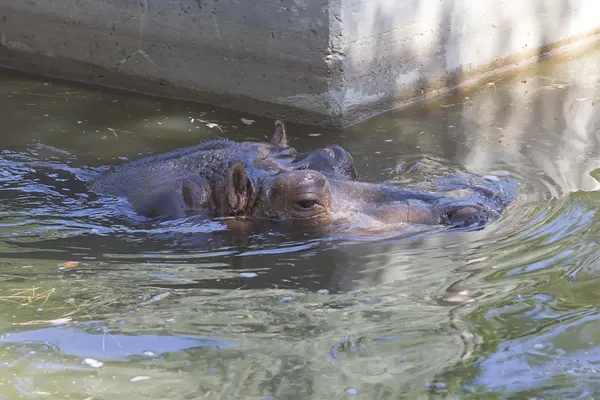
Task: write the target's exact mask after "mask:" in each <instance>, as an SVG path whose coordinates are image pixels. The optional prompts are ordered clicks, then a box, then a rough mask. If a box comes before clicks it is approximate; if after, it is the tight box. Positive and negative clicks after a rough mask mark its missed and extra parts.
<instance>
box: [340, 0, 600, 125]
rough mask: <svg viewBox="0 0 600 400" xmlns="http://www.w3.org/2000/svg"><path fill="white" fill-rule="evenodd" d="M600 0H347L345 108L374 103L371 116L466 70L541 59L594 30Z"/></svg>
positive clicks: (453, 83) (466, 73) (471, 71)
mask: <svg viewBox="0 0 600 400" xmlns="http://www.w3.org/2000/svg"><path fill="white" fill-rule="evenodd" d="M597 7H598V6H597V4H596V3H595V2H593V1H580V2H574V1H571V0H561V1H556V2H547V1H544V0H535V1H528V2H520V3H519V4H514V3H510V4H508V3H504V2H485V1H481V2H466V1H460V0H443V1H439V0H410V1H402V2H397V1H392V0H378V1H367V0H345V1H343V2H342V11H341V20H342V23H343V26H342V30H343V32H344V36H343V39H339V40H338V42H336V46H337V47H339V51H340V52H342V53H344V54H345V57H346V61H345V66H344V71H343V73H344V75H345V76H344V82H343V83H344V84H345V85H346V87H347V92H346V93H345V96H344V97H343V103H344V107H343V108H344V109H346V110H347V111H348V112H350V113H352V112H353V111H358V112H360V111H359V110H358V109H359V107H360V106H361V105H363V106H364V103H365V102H366V103H371V104H372V107H370V109H368V110H365V111H364V112H363V115H362V117H366V116H368V115H371V114H370V113H372V112H373V109H375V110H376V111H377V112H379V111H384V110H386V109H389V108H392V107H394V106H395V105H397V104H398V101H401V102H404V101H407V100H410V99H413V100H417V99H419V98H422V97H423V96H424V95H426V94H427V93H431V91H433V90H436V89H439V88H443V87H455V86H456V85H457V84H458V83H459V81H460V79H462V78H461V77H462V76H466V77H469V76H477V75H481V74H482V73H485V72H487V71H489V70H492V69H495V68H498V67H501V66H504V65H511V64H512V63H513V62H515V61H519V60H520V59H521V58H522V57H523V56H526V57H532V56H533V57H536V56H537V57H538V58H541V57H542V56H543V55H544V54H545V53H546V52H547V50H548V47H547V45H548V44H552V43H556V42H559V41H561V40H564V39H565V38H572V37H574V36H578V35H584V34H590V33H591V32H593V31H595V30H596V29H597V28H598V26H599V24H600V19H599V18H598V17H597V15H599V14H598V13H597V12H596V11H597V10H596V8H597ZM490 67H491V68H490Z"/></svg>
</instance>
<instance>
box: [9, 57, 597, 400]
mask: <svg viewBox="0 0 600 400" xmlns="http://www.w3.org/2000/svg"><path fill="white" fill-rule="evenodd" d="M599 55H600V52H599V50H595V51H593V52H590V53H589V54H584V55H582V56H579V57H575V58H572V59H571V58H567V59H564V60H550V61H547V62H545V63H542V64H541V65H539V66H537V67H536V68H534V69H532V70H529V71H525V72H521V73H517V74H513V75H510V76H506V77H504V78H503V79H501V80H498V81H490V82H488V83H487V84H483V85H482V86H480V87H473V88H466V89H461V90H460V91H458V92H457V93H453V94H450V95H448V96H445V97H443V98H441V99H436V100H433V101H429V102H427V103H424V104H417V105H415V106H413V107H410V108H408V109H405V110H401V111H396V112H391V113H387V114H384V115H381V116H379V117H377V118H374V119H372V120H369V121H367V122H365V123H362V124H360V125H357V126H355V127H352V128H351V129H347V130H344V131H339V132H338V131H336V132H333V131H331V132H330V131H323V130H318V129H315V128H309V127H303V126H295V125H292V124H289V125H288V130H289V133H290V135H292V141H291V142H292V145H293V146H295V147H297V148H298V149H299V150H301V151H304V150H309V149H312V148H316V147H318V146H323V145H326V144H329V143H337V144H340V145H342V146H343V147H344V148H346V149H347V150H348V151H349V152H350V153H351V154H353V155H354V158H355V161H356V163H357V167H358V170H359V173H360V174H361V179H364V180H366V181H372V182H387V183H389V184H394V185H400V186H404V185H419V184H423V183H427V182H429V181H430V180H431V179H433V178H435V177H437V176H441V175H443V174H446V173H450V172H461V171H471V172H475V173H479V174H492V173H496V174H508V175H510V176H512V177H513V178H514V179H516V180H517V181H518V182H519V183H520V184H521V187H520V189H519V194H518V198H517V200H516V201H515V202H514V203H513V204H512V205H511V206H510V207H509V208H508V209H507V210H506V211H505V212H504V214H503V215H502V218H501V219H500V220H498V221H496V222H494V223H492V224H491V225H489V226H487V227H486V228H485V229H484V230H481V231H475V232H454V233H441V234H439V233H438V234H427V233H425V234H420V235H416V236H415V235H406V234H404V233H403V232H391V233H387V234H366V233H365V234H360V235H358V234H356V235H352V234H350V235H339V234H336V233H335V232H330V233H329V234H322V233H320V234H310V232H294V231H293V230H292V231H290V230H289V229H285V228H283V227H280V226H271V227H268V229H262V230H257V229H252V228H248V229H249V230H248V229H246V230H241V231H237V232H236V231H232V230H227V229H225V228H224V227H223V225H222V224H221V223H220V222H219V221H206V222H203V223H198V222H197V221H194V220H182V221H176V222H169V223H162V224H150V223H148V222H147V221H145V220H143V219H141V218H137V219H136V218H133V217H132V216H131V214H130V213H129V209H128V207H127V204H125V203H123V202H122V201H119V200H115V199H108V198H103V197H98V196H95V195H93V194H90V193H89V192H88V191H87V190H86V189H85V186H84V184H83V182H84V181H85V180H86V179H88V178H89V177H90V176H92V175H93V174H94V173H95V172H96V171H98V170H101V169H102V168H104V167H105V166H107V165H114V164H119V163H122V162H124V161H125V160H129V159H134V158H138V157H140V156H142V155H145V154H151V153H156V152H163V151H169V150H172V149H176V148H180V147H183V146H189V145H193V144H196V143H198V142H200V141H203V140H207V139H213V138H217V137H224V138H230V139H235V140H246V139H250V140H265V139H267V138H268V137H269V136H270V133H271V132H272V121H270V120H266V119H262V118H257V117H253V116H250V115H245V114H243V113H235V112H231V111H223V110H220V109H214V108H211V107H207V106H198V105H190V104H185V103H176V102H170V101H164V100H157V99H153V98H145V97H141V96H135V95H124V94H122V93H116V92H108V91H101V90H97V89H90V88H82V87H80V86H75V85H65V84H63V83H57V82H48V81H46V80H38V79H34V78H31V77H28V76H23V75H19V74H14V73H7V72H1V73H0V77H1V80H0V98H2V99H3V102H2V104H3V107H2V108H0V120H1V121H2V125H1V127H0V132H1V138H2V139H1V151H2V153H1V156H0V182H1V192H0V196H1V197H2V202H1V203H0V238H1V239H2V240H1V243H0V334H1V336H0V398H6V399H13V398H21V397H23V398H44V399H48V398H72V399H85V398H89V399H113V398H127V399H148V398H160V399H171V398H172V399H198V398H200V399H228V398H231V399H233V398H244V399H246V398H247V399H294V398H298V399H305V398H314V399H346V398H365V399H397V398H411V399H419V398H436V397H440V398H441V397H444V396H448V397H449V398H483V397H486V398H488V397H489V398H589V397H590V396H591V395H593V394H594V393H596V392H597V391H598V390H599V389H600V365H599V364H600V334H599V333H598V332H600V329H599V328H600V324H599V320H600V312H599V310H598V304H600V292H599V291H598V290H597V287H598V285H599V284H600V281H599V279H600V275H599V272H600V239H599V238H600V235H599V231H600V229H599V226H600V212H599V211H598V210H599V209H600V207H599V206H600V192H598V189H599V188H600V182H599V181H598V178H599V175H600V170H598V168H600V149H599V145H600V94H599V93H600V57H599ZM242 118H244V119H246V121H245V122H244V121H242ZM248 120H255V122H252V123H250V124H248V123H249V122H250V121H248ZM213 124H217V125H213ZM594 176H595V178H594ZM304 233H306V235H304Z"/></svg>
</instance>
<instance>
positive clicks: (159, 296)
mask: <svg viewBox="0 0 600 400" xmlns="http://www.w3.org/2000/svg"><path fill="white" fill-rule="evenodd" d="M170 294H171V292H164V293H159V294H157V295H154V296H152V297H151V298H150V299H149V300H146V301H142V302H141V303H140V306H145V305H147V304H151V303H156V302H158V301H161V300H164V299H165V298H167V297H168V296H169V295H170Z"/></svg>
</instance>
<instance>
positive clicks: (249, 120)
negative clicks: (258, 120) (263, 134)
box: [241, 118, 255, 125]
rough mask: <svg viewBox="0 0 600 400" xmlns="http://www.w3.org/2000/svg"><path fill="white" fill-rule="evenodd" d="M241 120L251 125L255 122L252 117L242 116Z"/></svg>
mask: <svg viewBox="0 0 600 400" xmlns="http://www.w3.org/2000/svg"><path fill="white" fill-rule="evenodd" d="M241 120H242V122H243V123H244V124H246V125H252V124H253V123H254V122H255V121H254V120H253V119H246V118H242V119H241Z"/></svg>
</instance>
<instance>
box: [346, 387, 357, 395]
mask: <svg viewBox="0 0 600 400" xmlns="http://www.w3.org/2000/svg"><path fill="white" fill-rule="evenodd" d="M346 394H348V395H350V396H356V395H357V394H358V390H356V389H354V388H350V389H346Z"/></svg>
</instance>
